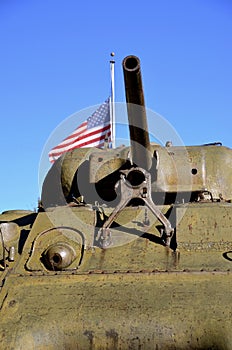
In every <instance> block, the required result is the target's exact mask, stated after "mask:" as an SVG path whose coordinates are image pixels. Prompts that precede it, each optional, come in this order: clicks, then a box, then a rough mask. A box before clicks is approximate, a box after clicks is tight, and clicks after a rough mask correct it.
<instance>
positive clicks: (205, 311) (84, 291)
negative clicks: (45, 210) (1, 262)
mask: <svg viewBox="0 0 232 350" xmlns="http://www.w3.org/2000/svg"><path fill="white" fill-rule="evenodd" d="M16 281H17V283H16ZM230 305H231V273H230V272H225V273H222V272H197V273H194V272H178V273H175V272H162V273H160V272H138V273H130V272H125V273H111V274H109V273H100V272H99V273H91V274H65V275H64V274H59V273H58V274H56V275H55V274H54V275H53V276H42V275H40V276H39V275H35V274H33V275H31V276H25V275H24V276H16V275H14V274H12V275H11V276H9V278H6V280H5V284H4V287H3V290H2V293H1V331H0V348H1V349H36V350H37V349H40V350H42V349H46V350H48V349H49V350H53V349H54V350H55V349H56V350H57V349H60V350H61V349H70V350H71V349H73V350H74V349H231V348H232V336H231V319H232V312H231V307H230Z"/></svg>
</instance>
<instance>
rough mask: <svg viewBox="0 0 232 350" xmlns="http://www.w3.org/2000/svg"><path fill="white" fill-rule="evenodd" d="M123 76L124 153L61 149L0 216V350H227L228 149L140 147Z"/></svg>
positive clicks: (139, 103) (130, 70) (126, 65)
mask: <svg viewBox="0 0 232 350" xmlns="http://www.w3.org/2000/svg"><path fill="white" fill-rule="evenodd" d="M123 71H124V79H125V90H126V100H127V110H128V119H129V128H130V139H131V146H128V147H125V146H121V147H118V148H116V149H108V148H105V149H97V148H79V149H74V150H72V151H70V152H67V153H66V154H64V155H63V156H61V157H60V158H59V159H58V160H57V161H56V162H55V163H54V164H53V166H52V167H51V169H50V170H49V172H48V174H47V176H46V178H45V180H44V184H43V190H42V204H43V206H40V208H39V210H38V211H37V212H31V211H23V210H16V211H7V212H3V213H2V214H1V215H0V277H1V282H0V312H1V318H0V325H1V327H0V348H1V349H2V350H8V349H25V350H30V349H35V350H42V349H49V350H55V349H56V350H57V349H58V350H63V349H70V350H74V349H75V350H76V349H95V350H96V349H105V350H106V349H121V350H124V349H129V348H130V349H135V350H136V349H158V348H159V349H170V350H171V349H172V350H173V349H176V350H177V349H220V350H228V349H231V348H232V336H231V307H232V303H231V287H232V282H231V270H232V265H231V264H232V223H231V217H232V203H231V200H232V150H231V149H229V148H227V147H224V146H222V145H218V144H208V145H203V146H186V147H181V146H173V145H171V144H167V145H166V146H162V145H158V144H155V143H152V142H150V140H149V131H148V125H147V121H146V110H145V103H144V96H143V89H142V79H141V71H140V62H139V59H138V58H137V57H135V56H128V57H126V58H125V59H124V60H123Z"/></svg>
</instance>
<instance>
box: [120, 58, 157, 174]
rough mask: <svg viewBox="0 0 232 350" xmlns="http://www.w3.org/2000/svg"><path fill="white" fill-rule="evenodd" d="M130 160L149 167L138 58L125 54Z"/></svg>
mask: <svg viewBox="0 0 232 350" xmlns="http://www.w3.org/2000/svg"><path fill="white" fill-rule="evenodd" d="M122 65H123V73H124V82H125V91H126V102H127V113H128V120H129V130H130V140H131V153H132V161H133V163H134V164H135V165H137V166H139V167H142V168H144V169H146V170H149V169H150V168H151V163H152V157H151V153H150V140H149V134H148V127H147V116H146V108H145V101H144V94H143V85H142V76H141V69H140V60H139V58H138V57H136V56H133V55H131V56H127V57H125V58H124V60H123V62H122Z"/></svg>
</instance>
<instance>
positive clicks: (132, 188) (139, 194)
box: [96, 167, 174, 248]
mask: <svg viewBox="0 0 232 350" xmlns="http://www.w3.org/2000/svg"><path fill="white" fill-rule="evenodd" d="M115 190H116V192H117V193H118V194H120V195H121V200H120V202H119V204H118V205H117V206H116V207H115V209H114V210H113V212H112V213H111V214H110V216H109V217H108V219H107V220H106V221H105V223H104V224H103V226H102V228H100V230H99V231H98V235H97V238H96V240H97V241H99V240H100V244H101V246H102V248H107V247H108V246H109V245H110V244H111V243H112V242H111V232H110V229H109V228H110V226H111V224H112V222H113V221H114V220H115V219H116V217H117V216H118V214H119V213H120V212H121V211H122V210H123V209H124V208H125V207H126V205H127V204H128V203H129V201H130V200H131V199H133V198H140V199H142V200H143V201H144V203H145V204H146V205H147V207H148V208H149V209H150V210H151V212H152V213H153V214H154V215H155V216H156V218H157V219H158V220H159V221H160V222H161V223H162V224H163V226H164V229H163V230H162V235H161V238H162V240H163V242H164V244H165V245H166V246H168V247H169V246H170V241H171V238H172V236H173V233H174V229H173V228H172V225H171V223H170V221H169V220H168V219H167V218H166V216H164V214H163V213H162V212H161V211H160V210H159V208H158V207H157V206H156V205H155V204H154V202H153V200H152V198H151V175H150V173H149V172H147V171H146V170H144V169H143V168H139V167H138V168H132V169H130V170H125V171H122V174H121V178H120V180H119V181H118V182H117V183H116V185H115Z"/></svg>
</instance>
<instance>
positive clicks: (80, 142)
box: [49, 127, 110, 156]
mask: <svg viewBox="0 0 232 350" xmlns="http://www.w3.org/2000/svg"><path fill="white" fill-rule="evenodd" d="M109 131H110V127H108V128H107V129H105V131H104V132H102V131H98V132H95V133H93V134H92V135H90V136H88V137H82V138H81V139H80V138H78V139H77V140H76V141H73V142H72V143H71V144H70V145H68V147H61V148H56V149H54V150H53V151H51V152H49V155H51V156H52V155H57V154H60V155H61V154H62V153H64V152H68V151H71V150H73V149H74V148H81V147H83V146H85V145H90V144H91V143H95V142H96V140H102V139H105V137H106V135H107V134H108V136H110V132H109ZM93 136H95V137H94V138H93Z"/></svg>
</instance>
